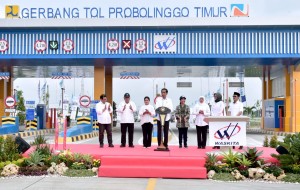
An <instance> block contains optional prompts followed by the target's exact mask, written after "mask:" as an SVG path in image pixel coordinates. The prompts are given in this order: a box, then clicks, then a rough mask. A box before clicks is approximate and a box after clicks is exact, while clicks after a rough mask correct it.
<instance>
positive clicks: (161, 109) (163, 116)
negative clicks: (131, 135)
mask: <svg viewBox="0 0 300 190" xmlns="http://www.w3.org/2000/svg"><path fill="white" fill-rule="evenodd" d="M155 112H156V113H157V114H158V117H159V120H160V123H161V126H162V127H161V141H160V146H158V147H157V148H156V149H154V151H169V149H168V147H165V146H164V145H163V128H164V125H165V119H166V117H167V114H169V113H171V110H170V109H169V108H167V107H164V106H162V107H159V108H157V109H156V110H155ZM157 132H158V127H157ZM164 135H165V134H164ZM167 135H168V134H167Z"/></svg>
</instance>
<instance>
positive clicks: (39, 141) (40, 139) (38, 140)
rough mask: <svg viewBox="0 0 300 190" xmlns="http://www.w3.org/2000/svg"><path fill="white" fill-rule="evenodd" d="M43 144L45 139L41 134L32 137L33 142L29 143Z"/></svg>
mask: <svg viewBox="0 0 300 190" xmlns="http://www.w3.org/2000/svg"><path fill="white" fill-rule="evenodd" d="M43 144H47V139H46V138H45V137H44V136H42V135H38V136H36V137H35V138H34V140H33V142H32V143H31V145H36V146H38V145H43Z"/></svg>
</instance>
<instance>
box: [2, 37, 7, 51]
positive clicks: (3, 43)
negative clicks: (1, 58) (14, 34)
mask: <svg viewBox="0 0 300 190" xmlns="http://www.w3.org/2000/svg"><path fill="white" fill-rule="evenodd" d="M7 49H8V42H7V41H6V40H4V39H1V40H0V52H5V51H6V50H7Z"/></svg>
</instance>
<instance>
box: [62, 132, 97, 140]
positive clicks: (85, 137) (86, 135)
mask: <svg viewBox="0 0 300 190" xmlns="http://www.w3.org/2000/svg"><path fill="white" fill-rule="evenodd" d="M98 136H99V132H98V131H93V132H92V133H86V134H82V135H77V136H73V137H67V138H66V142H76V141H82V140H85V139H90V138H93V137H98ZM63 140H64V138H63V137H58V142H59V143H62V142H63Z"/></svg>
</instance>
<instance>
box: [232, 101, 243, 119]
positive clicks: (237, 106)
mask: <svg viewBox="0 0 300 190" xmlns="http://www.w3.org/2000/svg"><path fill="white" fill-rule="evenodd" d="M243 107H244V105H243V103H242V102H240V101H239V100H238V101H237V102H236V103H234V102H233V103H231V104H230V107H229V110H228V111H230V115H231V116H237V114H238V113H239V112H242V115H243Z"/></svg>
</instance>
